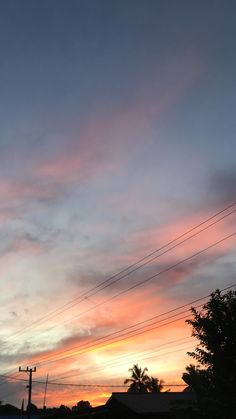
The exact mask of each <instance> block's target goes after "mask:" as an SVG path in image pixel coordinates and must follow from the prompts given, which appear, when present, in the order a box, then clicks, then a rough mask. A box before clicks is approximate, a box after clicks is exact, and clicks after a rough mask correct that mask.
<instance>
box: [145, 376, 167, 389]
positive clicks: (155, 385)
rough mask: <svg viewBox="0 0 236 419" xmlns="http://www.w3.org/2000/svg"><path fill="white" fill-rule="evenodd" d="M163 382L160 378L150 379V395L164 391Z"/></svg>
mask: <svg viewBox="0 0 236 419" xmlns="http://www.w3.org/2000/svg"><path fill="white" fill-rule="evenodd" d="M163 384H164V381H163V380H158V378H154V377H150V379H149V382H148V390H149V391H150V393H160V392H161V390H162V389H163Z"/></svg>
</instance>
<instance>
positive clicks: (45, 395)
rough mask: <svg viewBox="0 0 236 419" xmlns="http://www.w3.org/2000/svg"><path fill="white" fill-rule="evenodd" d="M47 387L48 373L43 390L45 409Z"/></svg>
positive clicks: (44, 407) (44, 406) (44, 405)
mask: <svg viewBox="0 0 236 419" xmlns="http://www.w3.org/2000/svg"><path fill="white" fill-rule="evenodd" d="M47 388H48V374H47V378H46V382H45V390H44V398H43V409H46V396H47Z"/></svg>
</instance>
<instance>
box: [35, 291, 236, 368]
mask: <svg viewBox="0 0 236 419" xmlns="http://www.w3.org/2000/svg"><path fill="white" fill-rule="evenodd" d="M235 286H236V284H233V285H230V286H228V287H225V288H224V289H222V290H221V292H223V291H226V290H228V289H230V288H234V287H235ZM210 295H211V294H208V295H207V296H205V297H202V298H199V299H197V300H194V301H191V302H189V303H186V304H184V305H182V306H179V307H177V308H174V309H172V310H169V311H167V312H165V313H162V314H159V315H157V316H155V317H156V318H158V317H162V316H165V315H167V314H170V313H173V312H175V311H178V310H180V309H181V308H185V307H187V306H189V305H191V304H195V303H196V302H199V301H203V300H204V299H206V298H208V297H210ZM201 306H202V304H200V305H199V306H196V308H197V307H201ZM189 311H190V308H189V309H188V310H184V311H182V312H180V313H176V314H174V315H172V316H169V317H167V318H164V319H163V320H159V321H156V322H153V323H152V324H149V325H147V326H146V327H149V328H148V329H146V330H142V331H140V329H143V328H144V327H145V326H142V327H141V328H137V329H135V330H133V331H131V332H128V333H129V334H127V333H123V334H121V335H120V336H118V337H117V339H116V340H114V338H112V339H106V338H109V337H110V336H111V335H113V334H114V333H111V334H108V335H106V336H103V337H101V338H98V339H94V340H93V341H92V342H89V343H87V344H85V345H78V346H75V347H72V348H70V349H68V350H64V351H61V352H59V353H58V354H56V356H58V355H62V354H65V353H68V352H71V351H73V350H76V351H77V352H75V353H73V354H71V353H70V354H69V355H67V356H65V357H59V358H55V355H54V354H49V355H46V356H44V357H41V358H39V359H38V361H37V362H35V363H36V365H44V364H48V363H53V362H58V361H60V360H63V359H67V358H70V357H72V356H75V355H76V354H77V355H78V350H80V354H82V353H84V352H88V351H91V350H94V349H93V348H94V347H95V348H96V349H98V348H97V341H98V340H101V339H104V340H103V342H101V345H102V344H104V343H115V342H121V341H124V340H126V339H128V338H130V337H134V336H137V335H140V334H143V333H147V332H149V331H152V330H154V329H157V328H160V327H163V326H166V325H169V324H172V323H174V322H176V321H179V320H184V319H186V316H184V317H181V318H178V319H175V320H172V321H169V322H167V323H164V324H162V325H159V323H160V322H166V320H169V319H170V318H174V317H177V316H179V315H181V314H184V313H186V312H189ZM151 319H153V318H151ZM146 321H150V319H147V320H146ZM142 323H143V322H138V323H136V324H135V325H133V327H136V326H138V325H140V324H142ZM154 324H157V326H154V327H151V328H150V326H153V325H154ZM126 329H127V328H124V329H121V330H120V331H117V332H116V333H120V332H123V331H125V330H126ZM128 329H129V328H128ZM123 336H125V337H123ZM121 337H122V339H120V338H121ZM105 339H106V340H105ZM91 343H92V345H91ZM100 348H101V347H99V349H100ZM53 357H54V359H50V358H53ZM43 361H45V362H43Z"/></svg>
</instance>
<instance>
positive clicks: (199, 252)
mask: <svg viewBox="0 0 236 419" xmlns="http://www.w3.org/2000/svg"><path fill="white" fill-rule="evenodd" d="M235 234H236V233H232V234H230V235H228V236H226V237H224V238H223V239H221V240H218V241H217V242H214V243H213V244H211V245H209V246H207V247H206V248H204V249H202V250H200V251H198V252H196V253H194V254H193V255H191V256H189V257H187V258H185V259H182V260H181V261H179V262H177V263H175V264H174V265H172V266H170V267H168V268H166V269H163V270H162V271H159V272H158V273H156V274H155V275H152V276H151V277H149V278H147V279H145V280H143V281H141V282H139V283H138V284H135V285H133V286H131V287H129V288H128V289H126V290H123V291H121V292H120V293H118V294H116V295H115V296H113V297H110V298H108V299H107V300H105V301H102V302H101V303H99V304H97V305H96V306H95V307H98V306H101V305H103V304H104V303H106V302H108V301H111V300H113V299H114V298H117V297H118V296H120V295H122V294H125V293H127V292H129V291H130V290H132V289H134V288H136V287H138V286H140V285H143V284H145V283H147V282H148V281H150V280H151V279H154V278H156V277H157V276H159V275H161V274H163V273H166V272H168V271H170V270H171V269H173V268H175V267H177V266H179V265H181V264H182V263H184V262H186V261H189V260H191V259H192V258H193V257H196V256H198V255H200V254H202V253H204V252H205V251H207V250H209V249H211V248H213V247H215V246H216V245H218V244H220V243H222V242H224V241H225V240H228V239H229V238H231V237H233V236H234V235H235ZM184 306H186V305H184ZM144 322H146V321H144ZM129 328H130V327H129ZM114 333H115V334H116V333H117V332H113V333H112V334H114ZM110 335H111V334H110ZM101 339H103V338H98V339H97V340H96V341H98V340H101ZM74 348H77V347H74ZM74 348H71V349H68V350H65V351H61V352H60V353H66V352H69V351H71V350H73V349H74ZM51 356H53V355H51ZM48 357H50V355H48V356H45V357H43V358H42V359H45V358H48Z"/></svg>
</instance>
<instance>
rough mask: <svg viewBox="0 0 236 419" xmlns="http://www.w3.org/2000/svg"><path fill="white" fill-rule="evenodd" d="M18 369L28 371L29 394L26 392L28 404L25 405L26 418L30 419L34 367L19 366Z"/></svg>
mask: <svg viewBox="0 0 236 419" xmlns="http://www.w3.org/2000/svg"><path fill="white" fill-rule="evenodd" d="M19 371H20V372H27V373H29V385H28V389H29V394H28V406H27V419H30V411H31V393H32V373H33V372H36V367H34V368H29V367H27V368H26V369H22V368H21V367H19Z"/></svg>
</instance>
